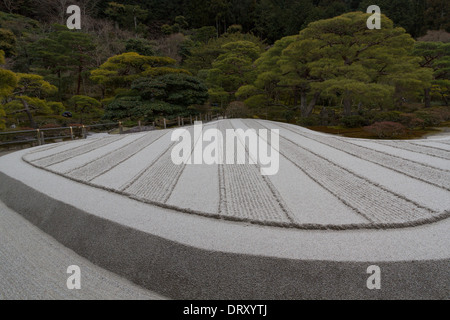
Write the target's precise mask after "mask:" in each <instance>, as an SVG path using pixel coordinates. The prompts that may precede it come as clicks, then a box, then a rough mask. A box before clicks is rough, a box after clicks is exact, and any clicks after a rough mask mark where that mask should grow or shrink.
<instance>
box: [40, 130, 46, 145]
mask: <svg viewBox="0 0 450 320" xmlns="http://www.w3.org/2000/svg"><path fill="white" fill-rule="evenodd" d="M44 144H45V137H44V131H41V145H42V146H43V145H44Z"/></svg>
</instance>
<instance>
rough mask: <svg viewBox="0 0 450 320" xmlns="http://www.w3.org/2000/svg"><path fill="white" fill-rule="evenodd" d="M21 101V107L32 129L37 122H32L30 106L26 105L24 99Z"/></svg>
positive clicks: (35, 126)
mask: <svg viewBox="0 0 450 320" xmlns="http://www.w3.org/2000/svg"><path fill="white" fill-rule="evenodd" d="M21 101H22V105H23V108H24V109H25V113H26V114H27V116H28V120H29V121H30V126H31V127H32V128H33V129H36V128H37V124H36V122H34V119H33V115H32V114H31V110H30V106H29V105H28V103H27V102H26V101H25V100H21Z"/></svg>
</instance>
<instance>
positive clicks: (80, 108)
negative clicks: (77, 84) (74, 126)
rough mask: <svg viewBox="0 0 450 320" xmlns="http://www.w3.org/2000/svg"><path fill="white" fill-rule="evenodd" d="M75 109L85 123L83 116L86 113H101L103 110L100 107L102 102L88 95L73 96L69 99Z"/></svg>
mask: <svg viewBox="0 0 450 320" xmlns="http://www.w3.org/2000/svg"><path fill="white" fill-rule="evenodd" d="M68 102H69V104H70V105H72V106H73V107H74V108H75V109H74V110H75V112H76V113H78V114H79V115H80V123H81V124H83V120H84V119H83V116H84V115H85V114H92V113H94V114H100V113H101V112H102V110H101V109H100V107H101V103H100V102H99V101H98V100H96V99H94V98H91V97H88V96H80V95H77V96H73V97H72V98H70V100H69V101H68Z"/></svg>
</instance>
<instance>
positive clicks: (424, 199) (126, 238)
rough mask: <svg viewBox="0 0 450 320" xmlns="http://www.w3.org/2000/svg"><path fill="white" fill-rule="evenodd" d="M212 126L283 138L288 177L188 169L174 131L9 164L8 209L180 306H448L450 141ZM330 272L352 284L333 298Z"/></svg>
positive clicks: (227, 168)
mask: <svg viewBox="0 0 450 320" xmlns="http://www.w3.org/2000/svg"><path fill="white" fill-rule="evenodd" d="M205 128H206V129H207V128H217V129H219V130H220V131H223V132H224V131H225V130H227V129H243V130H247V129H256V130H260V129H278V130H279V133H280V139H279V153H280V159H279V171H278V173H277V174H276V175H272V176H264V175H261V173H260V166H259V165H258V164H256V165H252V164H243V165H227V164H219V165H218V164H214V165H206V164H202V165H184V164H182V165H175V164H174V163H173V161H172V160H171V151H172V149H173V147H174V145H175V143H176V142H173V141H171V134H172V130H161V131H152V132H148V133H138V134H131V135H117V136H108V137H103V138H98V139H87V140H80V141H74V142H69V143H60V144H54V145H47V146H42V147H37V148H33V149H30V150H25V151H21V152H16V153H13V154H9V155H6V156H4V157H2V158H0V174H1V176H2V177H1V180H0V199H1V200H2V201H4V202H5V204H6V205H8V206H9V207H11V208H13V209H14V210H15V211H17V212H18V213H20V214H22V215H24V216H25V217H26V218H27V219H28V220H30V221H31V222H33V223H34V224H35V225H37V226H38V227H40V228H41V229H43V230H44V231H46V232H48V233H49V234H50V235H52V236H53V237H55V238H56V239H57V240H58V241H60V242H61V243H63V244H64V245H66V246H68V247H69V248H71V249H73V250H74V251H75V252H77V253H79V254H80V255H82V256H84V257H87V258H88V259H89V260H91V261H93V262H94V263H96V264H98V265H100V266H103V267H105V268H106V269H109V270H111V271H113V272H115V273H118V274H119V275H121V276H124V277H126V278H128V279H130V280H132V281H134V282H135V283H138V284H140V285H142V286H144V287H146V288H149V289H159V292H160V293H161V294H164V295H166V296H168V297H174V298H248V299H251V298H269V299H270V298H287V299H297V298H317V297H319V298H321V297H322V298H355V297H356V298H380V297H382V298H405V297H406V298H407V297H424V298H427V297H434V298H436V297H437V298H448V279H449V278H448V273H449V268H448V267H449V258H450V249H449V248H450V239H449V232H448V231H449V226H450V224H449V219H448V218H449V217H450V137H445V136H439V137H436V138H430V139H426V140H411V141H385V140H373V141H372V140H371V141H369V140H362V139H349V138H343V137H338V136H331V135H327V134H322V133H317V132H313V131H309V130H307V129H304V128H301V127H298V126H294V125H289V124H283V123H277V122H271V121H263V120H251V119H245V120H244V119H236V120H221V121H217V122H212V123H208V124H206V125H205ZM186 129H187V130H193V128H192V127H186ZM241 142H242V141H241ZM433 262H435V263H433ZM339 263H341V264H339ZM373 263H378V264H380V265H383V266H384V268H385V270H389V272H391V273H392V274H391V275H389V274H388V275H386V279H390V280H391V285H390V286H389V284H387V285H386V287H385V291H384V292H383V293H382V294H381V296H377V293H374V292H369V291H367V288H365V282H364V281H365V280H364V279H367V276H366V273H365V270H366V268H367V266H369V265H370V264H373ZM327 268H330V269H327ZM251 270H253V271H254V274H252V271H251ZM302 270H303V271H302ZM305 270H307V271H305ZM361 270H362V271H361ZM327 274H329V275H330V276H332V275H333V274H336V275H339V276H338V279H337V280H336V279H335V280H333V281H331V284H330V286H331V288H325V287H321V284H320V283H322V282H323V283H327V282H326V281H325V280H326V279H321V278H320V277H321V275H322V276H324V275H327ZM258 275H259V276H260V278H259V279H260V281H259V282H258V284H255V283H256V282H257V279H258V278H257V276H258ZM308 275H309V276H308ZM431 275H432V276H431ZM318 277H319V278H318ZM339 277H340V280H339ZM352 277H354V279H357V280H355V283H353V282H352V279H353V278H352ZM408 277H409V278H408ZM433 277H434V278H433ZM408 279H409V280H408ZM286 281H287V283H285V282H286ZM433 281H435V282H436V283H434V282H433ZM328 283H330V282H328ZM177 284H178V285H177ZM359 284H361V288H360V287H359ZM424 285H427V286H428V287H427V288H426V289H423V290H422V289H419V287H420V286H422V287H423V286H424ZM214 288H215V289H214ZM217 288H219V289H217ZM433 288H435V290H433ZM348 290H350V291H348ZM411 290H412V291H411ZM414 290H415V291H414ZM420 290H422V292H421V291H420Z"/></svg>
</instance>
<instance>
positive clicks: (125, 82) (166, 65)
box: [91, 52, 189, 97]
mask: <svg viewBox="0 0 450 320" xmlns="http://www.w3.org/2000/svg"><path fill="white" fill-rule="evenodd" d="M175 64H176V60H174V59H171V58H167V57H155V56H142V55H140V54H138V53H136V52H127V53H123V54H120V55H117V56H114V57H111V58H109V59H108V60H107V61H106V62H105V63H104V64H102V65H101V66H100V67H99V68H97V69H95V70H92V72H91V79H92V80H93V81H94V82H96V83H97V84H99V86H100V88H101V89H102V96H103V97H105V95H109V96H114V95H116V94H117V92H116V90H118V89H125V90H129V89H130V87H131V84H132V83H133V81H135V80H137V79H139V78H142V77H147V76H153V77H156V76H159V75H164V74H167V73H186V74H188V73H189V72H188V71H186V70H184V69H179V68H176V67H175Z"/></svg>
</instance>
